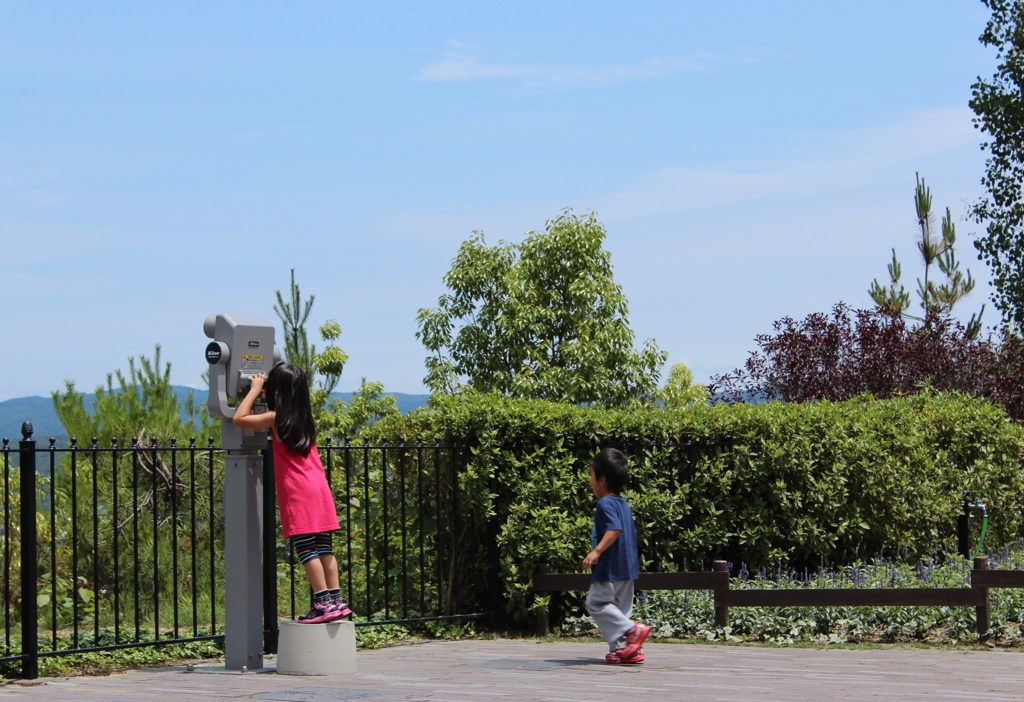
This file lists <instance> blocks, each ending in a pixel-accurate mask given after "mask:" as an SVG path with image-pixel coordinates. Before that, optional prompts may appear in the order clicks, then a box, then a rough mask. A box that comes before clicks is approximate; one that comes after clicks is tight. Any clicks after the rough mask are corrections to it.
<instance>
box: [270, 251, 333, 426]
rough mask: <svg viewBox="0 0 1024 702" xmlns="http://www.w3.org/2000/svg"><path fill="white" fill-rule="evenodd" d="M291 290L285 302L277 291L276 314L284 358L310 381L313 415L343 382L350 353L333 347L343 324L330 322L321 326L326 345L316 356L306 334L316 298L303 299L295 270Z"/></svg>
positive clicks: (311, 296) (292, 272)
mask: <svg viewBox="0 0 1024 702" xmlns="http://www.w3.org/2000/svg"><path fill="white" fill-rule="evenodd" d="M291 276H292V280H291V288H290V290H289V296H288V299H287V300H286V299H285V297H284V295H283V294H282V293H281V291H280V290H278V291H276V292H275V295H276V296H277V303H276V304H275V305H274V312H276V313H277V317H278V319H280V320H281V326H282V327H283V330H284V357H285V359H286V360H287V361H288V362H289V363H291V364H293V365H296V366H298V367H299V368H301V369H302V370H303V371H305V372H306V377H308V378H309V384H310V388H309V389H310V392H311V399H312V402H313V409H314V414H315V413H316V412H319V411H320V410H322V409H323V408H324V407H325V406H326V404H327V398H328V397H330V394H331V393H332V392H334V388H335V387H337V385H338V381H339V380H341V373H342V371H343V370H344V368H345V363H346V362H347V361H348V354H347V353H345V352H344V351H343V350H342V349H341V348H340V347H338V346H336V345H334V343H333V342H334V341H336V340H337V339H338V338H340V337H341V325H340V324H338V323H337V322H336V321H335V320H333V319H330V320H327V322H326V323H324V325H323V326H321V327H320V337H321V338H322V339H323V341H324V342H325V343H326V344H327V348H326V349H324V352H323V353H317V351H316V346H314V345H313V344H311V343H309V335H308V333H307V332H306V322H307V321H308V320H309V314H310V312H312V311H313V301H314V300H315V299H316V296H315V295H310V296H309V298H307V299H306V300H303V299H302V293H301V291H300V290H299V284H298V283H296V282H295V269H294V268H293V269H292V271H291Z"/></svg>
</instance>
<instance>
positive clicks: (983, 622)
mask: <svg viewBox="0 0 1024 702" xmlns="http://www.w3.org/2000/svg"><path fill="white" fill-rule="evenodd" d="M974 570H988V556H978V557H977V558H975V559H974ZM971 587H974V583H973V582H972V583H971ZM982 590H983V592H982V597H983V604H981V605H978V606H977V607H975V608H974V611H975V616H976V619H977V628H978V636H980V637H982V639H984V638H986V637H987V635H988V630H989V628H990V626H991V623H992V622H991V619H990V615H989V601H988V600H989V597H988V592H989V590H988V588H987V587H985V588H982Z"/></svg>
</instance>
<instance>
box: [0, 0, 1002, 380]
mask: <svg viewBox="0 0 1024 702" xmlns="http://www.w3.org/2000/svg"><path fill="white" fill-rule="evenodd" d="M986 19H987V12H986V10H985V8H984V6H983V5H982V4H981V2H976V1H974V0H900V2H892V0H862V1H860V2H841V3H839V2H837V3H832V2H821V0H815V1H813V2H803V1H800V2H797V1H790V0H780V1H779V2H771V3H768V2H754V1H752V0H751V1H738V2H733V3H707V2H701V3H696V2H679V1H678V0H675V1H664V2H662V1H647V2H645V1H643V0H639V1H637V2H630V3H625V2H600V1H598V2H582V1H579V2H568V1H557V0H556V1H550V0H549V1H545V2H531V1H526V2H519V3H486V2H479V1H475V2H468V1H466V2H455V1H450V2H446V1H444V0H441V1H436V2H411V1H410V2H387V1H385V2H373V3H366V2H364V3H354V2H315V1H314V2H302V3H271V2H217V3H209V2H175V3H161V4H157V3H134V2H123V3H115V2H96V3H79V2H42V3H29V2H13V1H7V0H0V242H2V251H3V272H2V274H0V294H2V299H3V320H4V329H5V335H4V336H5V339H4V344H3V348H4V354H3V356H4V359H5V360H6V361H7V367H8V372H6V373H4V374H2V375H0V400H3V399H9V398H12V397H21V396H25V395H46V394H48V393H49V392H50V391H52V390H56V389H59V388H60V387H62V385H63V381H64V380H65V379H71V380H74V381H75V382H76V383H77V385H78V387H79V389H81V390H85V391H90V390H92V389H93V388H95V386H96V385H98V384H102V383H103V382H104V381H105V377H106V374H107V373H108V372H110V371H113V370H114V369H117V368H126V367H127V359H128V358H129V357H130V356H134V357H138V356H140V355H145V356H152V354H153V349H154V346H155V345H156V344H160V345H161V347H162V358H163V359H164V360H165V361H170V362H171V364H172V379H173V380H174V382H176V383H179V384H184V385H199V384H200V383H201V380H200V377H201V374H202V372H203V370H204V369H205V367H206V362H205V360H204V357H203V350H204V348H205V346H206V343H207V341H208V340H207V339H206V337H205V336H204V335H203V331H202V325H203V320H204V319H205V318H206V317H207V316H208V315H210V314H213V313H216V312H221V311H225V312H237V313H248V314H259V315H263V316H264V317H265V318H267V320H268V321H271V322H275V323H276V321H277V320H276V316H275V315H274V312H273V305H274V293H275V291H276V290H285V291H286V290H287V289H288V284H289V270H290V269H292V268H294V269H295V270H296V275H297V278H298V281H299V284H300V286H301V288H302V290H303V293H304V294H315V295H316V302H315V305H314V308H313V315H312V320H311V321H312V322H313V325H314V327H316V326H319V324H320V323H322V322H323V321H325V320H326V319H330V318H333V319H336V320H337V321H338V322H340V323H341V325H342V330H343V331H342V337H341V340H340V345H341V346H342V348H344V349H345V351H347V352H348V354H349V356H350V360H349V363H348V365H347V366H346V369H345V373H344V376H343V378H342V381H341V384H340V387H339V389H341V390H350V389H353V388H355V387H357V386H358V385H359V381H360V379H361V378H363V377H365V378H368V379H370V380H379V381H381V382H383V383H384V386H385V388H386V389H387V390H389V391H395V392H412V393H416V392H422V391H423V384H422V378H423V375H424V368H423V359H424V356H425V355H426V354H425V351H424V349H423V347H422V345H421V344H420V342H419V341H418V340H417V339H416V338H415V332H416V313H417V310H419V309H420V308H422V307H431V306H434V305H435V304H436V302H437V298H438V296H439V295H441V294H442V293H443V292H444V290H445V289H444V285H443V282H442V278H443V276H444V274H445V273H446V272H447V271H448V269H449V266H450V263H451V261H452V259H453V257H454V256H455V254H456V251H457V249H458V247H459V245H460V244H461V243H462V242H463V241H464V240H466V239H467V238H468V237H469V236H470V234H471V233H472V231H473V230H482V231H484V232H485V234H486V237H487V240H488V242H490V243H497V242H498V241H502V240H503V241H507V242H513V241H521V240H522V239H523V238H524V237H525V235H526V233H527V232H529V231H531V230H538V231H539V230H542V229H543V228H544V225H545V222H546V221H547V220H549V219H551V218H553V217H555V216H557V215H558V214H559V212H561V211H562V210H563V209H564V208H567V207H570V208H573V209H574V210H575V211H577V212H586V211H594V212H595V213H596V214H597V216H598V218H599V220H600V221H601V222H602V223H603V224H604V226H605V227H606V229H607V231H608V237H607V239H606V242H605V246H606V248H607V249H608V250H609V251H610V252H611V254H612V260H613V264H614V267H615V276H616V280H617V282H618V283H619V284H620V285H621V286H622V287H623V289H624V292H625V295H626V297H627V299H628V300H629V304H630V321H631V324H632V327H633V330H634V332H635V333H636V336H637V344H638V346H639V344H640V343H641V342H642V341H643V340H644V339H654V340H655V341H656V342H657V344H658V345H659V346H660V347H661V348H662V349H664V350H666V351H667V352H668V353H669V363H670V364H671V363H676V362H684V363H686V364H687V365H689V366H690V367H691V368H692V369H693V371H694V374H695V376H696V378H697V379H698V380H700V381H706V380H707V379H708V378H710V377H711V376H712V375H714V374H717V373H722V372H726V371H729V370H731V369H733V368H735V367H737V366H739V365H741V364H742V363H743V361H744V360H745V358H746V357H747V355H748V354H749V352H750V351H752V350H753V349H754V348H755V343H754V338H755V336H756V335H758V334H761V333H765V332H769V331H771V328H772V322H773V321H775V320H777V319H779V318H781V317H783V316H786V315H789V316H792V317H796V318H802V317H803V316H805V315H807V314H809V313H811V312H824V311H828V310H829V309H831V307H832V305H833V304H835V303H836V302H839V301H845V302H847V303H849V304H851V305H854V306H863V307H866V306H869V305H870V299H869V297H868V295H867V292H866V291H867V288H868V287H869V285H870V283H871V281H872V280H873V279H874V278H879V279H884V278H885V276H886V264H887V263H888V261H889V258H890V249H891V248H893V247H895V248H896V250H897V254H898V255H899V256H900V258H901V259H902V261H903V269H904V284H905V285H906V287H907V288H908V289H911V290H913V289H914V288H915V285H916V284H915V279H916V278H917V277H918V275H920V273H921V269H920V266H919V264H918V261H917V258H916V257H917V253H916V249H915V235H916V232H917V224H916V217H915V214H914V209H913V200H912V197H913V192H914V184H915V173H917V172H919V173H921V174H922V175H923V176H924V177H925V179H926V181H927V183H928V185H929V186H930V187H931V189H932V194H933V197H934V201H935V205H934V208H935V210H936V211H937V212H941V211H943V210H944V208H945V207H949V208H950V209H951V211H952V213H953V216H954V219H955V220H956V222H957V224H958V233H959V240H958V244H959V251H960V258H961V260H962V266H964V267H967V268H969V269H970V270H971V271H972V272H973V273H974V275H975V277H976V278H978V279H979V285H978V288H977V290H976V291H975V292H974V293H973V295H972V296H971V298H968V300H967V301H966V302H964V303H962V308H963V309H964V313H965V314H964V316H967V314H966V313H967V312H969V311H975V310H976V309H977V308H978V307H980V306H981V305H982V304H983V303H984V302H986V300H987V297H988V295H989V288H988V278H989V274H988V271H987V269H986V268H985V267H984V265H983V264H982V263H981V262H979V261H978V260H977V259H976V256H975V253H974V248H973V246H972V245H971V243H972V241H973V239H974V237H973V234H974V233H975V232H977V226H976V225H974V224H972V223H971V222H969V221H967V220H966V219H965V216H964V213H965V211H966V208H967V205H968V203H970V202H971V201H973V200H975V199H976V198H977V197H979V196H980V195H981V194H982V193H983V190H982V188H981V186H980V178H981V175H982V172H983V166H984V156H985V155H984V152H982V151H981V150H980V143H981V141H982V139H981V134H980V133H979V132H977V131H976V130H975V129H974V127H973V125H972V122H971V118H972V113H971V112H970V110H969V108H968V106H967V102H968V100H969V99H970V86H971V84H972V83H973V82H974V80H976V78H977V77H978V76H979V75H982V76H986V77H987V76H989V75H991V73H992V70H993V67H994V65H995V57H994V54H993V52H991V51H990V50H988V49H986V48H984V47H982V46H981V44H980V43H979V42H978V36H979V34H980V33H981V31H982V29H983V27H984V24H985V21H986ZM986 318H987V320H988V321H989V322H994V321H995V313H994V310H992V309H991V304H989V305H988V311H987V313H986Z"/></svg>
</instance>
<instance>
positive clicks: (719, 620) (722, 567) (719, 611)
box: [711, 561, 729, 629]
mask: <svg viewBox="0 0 1024 702" xmlns="http://www.w3.org/2000/svg"><path fill="white" fill-rule="evenodd" d="M711 570H713V571H714V572H716V573H728V572H729V563H728V562H727V561H712V562H711ZM725 589H726V590H728V589H729V581H728V580H726V581H725ZM713 594H714V598H715V625H716V626H720V627H722V628H723V629H724V628H725V627H727V626H729V607H728V606H726V605H722V604H721V603H720V601H721V597H722V594H723V593H722V592H720V591H719V590H715V591H714V593H713Z"/></svg>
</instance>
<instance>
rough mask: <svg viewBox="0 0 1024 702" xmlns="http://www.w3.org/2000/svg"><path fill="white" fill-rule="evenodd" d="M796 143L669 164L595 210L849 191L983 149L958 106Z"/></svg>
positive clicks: (655, 209) (686, 206) (659, 208)
mask: <svg viewBox="0 0 1024 702" xmlns="http://www.w3.org/2000/svg"><path fill="white" fill-rule="evenodd" d="M794 139H795V137H791V138H790V142H791V143H789V144H788V146H787V151H786V153H785V154H783V155H770V154H765V155H762V156H760V157H759V158H752V159H750V160H748V161H743V162H732V163H713V164H707V165H705V166H702V167H683V166H676V165H666V166H665V167H663V168H660V169H658V170H656V171H652V172H650V173H648V174H646V175H644V176H641V177H640V178H637V179H635V180H633V181H632V182H630V183H628V184H625V185H623V186H622V187H621V188H619V189H617V190H615V191H613V192H610V193H608V194H607V195H605V196H603V197H601V198H600V199H599V200H598V203H597V205H596V209H597V210H598V211H600V212H601V213H602V215H604V216H606V217H608V218H609V219H628V218H632V217H642V216H648V215H660V214H666V213H671V212H684V211H695V210H708V209H714V208H718V207H723V206H730V207H733V206H741V205H750V204H753V205H756V204H758V203H763V202H767V201H776V202H778V201H787V200H802V199H805V198H808V197H811V196H815V195H820V194H824V193H830V192H831V193H836V192H843V191H848V190H850V189H853V188H860V187H864V186H868V185H871V184H872V183H873V182H877V181H878V179H879V178H880V176H881V175H882V174H889V173H892V172H894V171H899V172H900V173H901V174H903V175H907V169H909V174H910V175H912V174H913V172H914V171H915V170H917V169H918V168H919V167H920V166H919V164H920V163H921V162H923V161H925V160H926V159H929V158H933V157H935V156H936V155H940V154H943V153H946V152H951V151H961V150H963V148H964V147H965V146H968V145H974V144H977V143H978V134H977V132H976V131H975V130H974V128H973V127H972V126H971V121H970V112H969V111H968V110H967V108H965V107H964V108H961V107H956V108H947V109H936V110H931V111H926V112H919V113H915V114H911V115H908V116H906V117H904V118H903V119H900V120H898V121H895V122H892V123H889V124H884V125H878V126H871V127H867V128H863V129H853V130H841V131H832V132H822V133H819V134H817V135H811V136H800V137H799V140H798V141H797V143H792V142H793V141H794ZM780 141H781V139H780ZM923 175H925V176H926V177H927V175H928V174H927V173H925V174H923Z"/></svg>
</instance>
